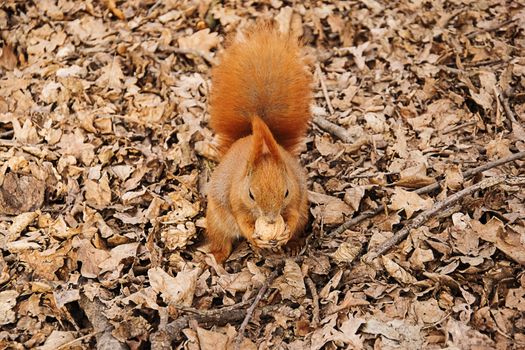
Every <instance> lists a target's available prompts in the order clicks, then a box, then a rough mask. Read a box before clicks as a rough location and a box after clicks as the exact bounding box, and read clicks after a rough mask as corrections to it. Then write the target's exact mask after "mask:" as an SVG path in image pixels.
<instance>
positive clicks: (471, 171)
mask: <svg viewBox="0 0 525 350" xmlns="http://www.w3.org/2000/svg"><path fill="white" fill-rule="evenodd" d="M522 158H525V151H523V152H518V153H514V154H512V155H510V156H508V157H505V158H501V159H497V160H495V161H492V162H489V163H487V164H484V165H480V166H478V167H476V168H472V169H469V170H466V171H465V172H463V178H465V179H468V178H471V177H472V176H474V175H476V174H479V173H482V172H484V171H486V170H489V169H492V168H495V167H497V166H500V165H503V164H505V163H508V162H512V161H514V160H518V159H522ZM440 187H441V185H440V183H439V182H434V183H433V184H430V185H427V186H425V187H421V188H418V189H417V190H415V191H414V192H415V193H417V194H425V193H429V192H432V191H434V190H437V189H439V188H440ZM384 210H385V206H384V205H380V206H378V207H377V208H376V209H374V210H373V211H371V212H368V213H363V214H361V215H358V216H356V217H355V218H352V219H350V220H348V221H346V222H344V223H343V224H342V225H341V226H339V227H338V228H336V229H335V230H333V231H332V232H331V233H330V234H331V235H339V234H341V233H343V232H344V231H345V230H348V229H349V228H350V227H353V226H355V225H357V224H359V223H360V222H362V221H364V220H366V219H368V218H371V217H374V216H376V215H377V214H379V213H381V212H383V211H384Z"/></svg>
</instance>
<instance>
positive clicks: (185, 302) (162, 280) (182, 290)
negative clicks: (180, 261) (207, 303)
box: [148, 267, 201, 306]
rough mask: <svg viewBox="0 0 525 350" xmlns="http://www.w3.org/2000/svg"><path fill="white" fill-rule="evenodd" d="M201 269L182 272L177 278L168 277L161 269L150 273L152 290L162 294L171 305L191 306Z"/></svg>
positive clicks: (154, 269)
mask: <svg viewBox="0 0 525 350" xmlns="http://www.w3.org/2000/svg"><path fill="white" fill-rule="evenodd" d="M200 272H201V271H200V269H193V270H189V271H180V272H178V273H177V276H176V277H172V276H170V275H168V274H167V273H166V272H165V271H164V270H162V269H161V268H160V267H156V268H152V269H150V270H149V271H148V277H149V280H150V283H151V288H153V290H154V291H155V292H157V293H160V295H161V296H162V299H164V301H165V302H166V303H169V304H171V305H181V306H191V304H192V302H193V295H194V293H195V287H196V286H197V278H198V277H199V274H200Z"/></svg>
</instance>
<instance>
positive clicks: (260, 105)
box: [210, 23, 311, 152]
mask: <svg viewBox="0 0 525 350" xmlns="http://www.w3.org/2000/svg"><path fill="white" fill-rule="evenodd" d="M300 50H301V48H300V45H299V43H298V42H297V40H296V39H295V38H293V37H291V36H290V35H286V34H282V33H280V32H279V30H278V29H277V28H275V26H274V25H272V24H270V23H262V24H261V23H260V24H258V25H257V26H255V27H253V28H252V29H251V30H249V31H248V32H247V33H246V35H245V38H244V39H243V40H237V41H235V42H234V43H232V44H231V45H230V46H229V47H228V48H227V49H226V50H225V51H224V53H223V54H222V56H220V63H219V64H218V65H217V66H216V67H215V68H214V69H213V70H212V88H211V96H210V113H211V127H212V128H213V129H214V130H215V132H216V133H217V135H218V136H219V142H220V149H221V151H222V152H225V151H226V150H227V149H228V148H229V147H230V146H231V144H232V143H233V142H235V141H236V140H237V139H239V138H242V137H244V136H247V135H249V134H250V133H251V129H252V126H251V124H252V119H253V117H259V118H261V119H262V120H263V121H264V122H265V124H266V125H267V126H268V127H269V129H270V130H271V132H272V135H273V136H274V138H275V140H276V141H277V142H278V143H279V144H280V145H281V146H282V147H284V148H285V149H286V150H288V151H290V152H294V151H296V149H297V146H298V145H299V144H300V143H301V141H302V139H303V137H304V134H305V132H306V129H307V127H308V121H309V120H310V101H311V75H310V73H309V72H308V70H307V68H306V65H305V63H304V61H303V57H302V55H301V53H300Z"/></svg>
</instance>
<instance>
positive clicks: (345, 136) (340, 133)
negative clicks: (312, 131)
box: [314, 116, 355, 143]
mask: <svg viewBox="0 0 525 350" xmlns="http://www.w3.org/2000/svg"><path fill="white" fill-rule="evenodd" d="M314 123H315V124H317V125H318V126H319V127H320V128H321V129H323V130H324V131H327V132H329V133H330V134H331V135H334V136H335V137H337V138H338V139H340V140H341V141H343V142H346V143H353V142H354V141H355V138H354V137H352V135H350V133H349V132H348V130H347V129H345V128H343V127H342V126H339V125H337V124H334V123H332V122H330V121H328V120H326V119H324V118H321V117H319V116H315V117H314Z"/></svg>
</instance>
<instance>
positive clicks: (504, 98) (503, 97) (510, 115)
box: [497, 89, 517, 123]
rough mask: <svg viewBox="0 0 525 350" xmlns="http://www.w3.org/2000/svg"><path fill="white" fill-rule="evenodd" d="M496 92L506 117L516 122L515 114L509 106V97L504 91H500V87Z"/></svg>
mask: <svg viewBox="0 0 525 350" xmlns="http://www.w3.org/2000/svg"><path fill="white" fill-rule="evenodd" d="M497 92H498V97H499V100H500V101H501V104H502V105H503V109H504V110H505V114H506V115H507V117H508V118H509V119H510V121H511V122H513V123H516V122H517V121H516V115H515V114H514V112H513V111H512V109H511V108H510V104H509V99H508V98H507V96H506V95H505V93H503V91H501V89H497Z"/></svg>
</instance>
